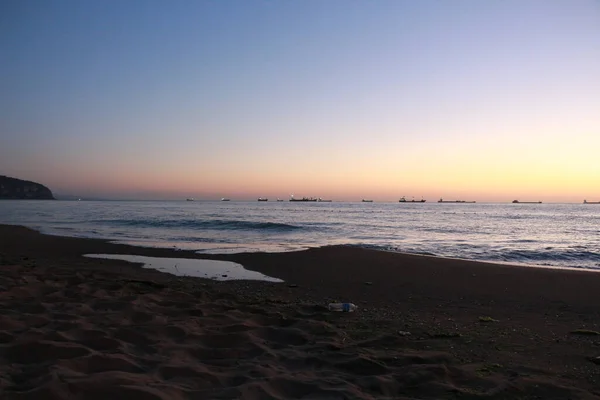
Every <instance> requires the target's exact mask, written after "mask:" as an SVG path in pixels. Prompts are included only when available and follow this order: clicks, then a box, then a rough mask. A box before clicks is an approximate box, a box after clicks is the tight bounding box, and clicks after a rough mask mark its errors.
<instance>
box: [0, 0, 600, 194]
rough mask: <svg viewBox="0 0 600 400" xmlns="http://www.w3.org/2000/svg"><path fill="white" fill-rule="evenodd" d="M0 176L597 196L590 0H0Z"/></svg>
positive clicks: (62, 188)
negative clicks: (0, 0)
mask: <svg viewBox="0 0 600 400" xmlns="http://www.w3.org/2000/svg"><path fill="white" fill-rule="evenodd" d="M0 49H1V52H0V174H6V175H11V176H16V177H21V178H25V179H32V180H36V181H40V182H42V183H45V184H47V185H48V186H50V187H51V188H53V189H54V190H55V191H59V192H62V193H73V194H78V195H79V194H95V195H107V196H122V197H140V196H141V197H162V198H179V197H182V196H183V197H187V196H196V197H205V198H211V197H221V195H224V196H228V197H231V196H236V197H239V198H243V197H246V198H251V197H254V196H259V195H264V196H273V197H275V196H279V197H284V196H287V195H289V194H290V193H296V194H297V195H315V196H321V197H330V198H331V197H333V198H335V199H345V200H352V199H357V198H358V199H359V198H362V197H371V198H375V199H389V200H394V199H397V198H398V197H399V196H403V195H404V196H419V197H420V196H422V195H425V196H426V197H427V196H429V197H430V198H431V199H432V200H433V197H440V196H444V197H473V198H475V197H477V199H478V200H486V199H487V200H505V199H512V198H513V197H515V196H518V197H528V196H529V197H531V196H533V197H535V199H537V198H538V197H541V198H543V200H556V201H563V200H564V201H567V200H573V201H579V200H580V199H581V198H583V197H585V198H588V199H589V198H594V196H596V197H598V198H600V192H599V189H598V185H597V182H598V181H599V179H600V163H599V162H598V155H597V151H598V149H600V2H599V1H595V0H588V1H577V0H562V1H559V0H556V1H527V0H518V1H517V0H514V1H511V0H503V1H500V0H498V1H493V0H490V1H480V0H455V1H450V0H448V1H401V0H394V1H348V0H344V1H341V0H340V1H334V0H327V1H310V0H307V1H293V2H292V1H248V0H245V1H191V0H190V1H166V0H165V1H133V0H129V1H51V0H43V1H42V0H40V1H30V0H19V1H16V0H15V1H13V0H5V1H3V2H1V3H0Z"/></svg>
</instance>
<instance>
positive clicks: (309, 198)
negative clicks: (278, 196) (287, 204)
mask: <svg viewBox="0 0 600 400" xmlns="http://www.w3.org/2000/svg"><path fill="white" fill-rule="evenodd" d="M290 201H317V199H316V198H314V197H303V198H301V199H297V198H295V197H294V195H292V196H291V197H290Z"/></svg>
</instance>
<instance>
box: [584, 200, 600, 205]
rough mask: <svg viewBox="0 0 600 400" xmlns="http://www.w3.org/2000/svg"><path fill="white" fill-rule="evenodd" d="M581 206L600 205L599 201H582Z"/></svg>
mask: <svg viewBox="0 0 600 400" xmlns="http://www.w3.org/2000/svg"><path fill="white" fill-rule="evenodd" d="M583 204H600V201H587V200H584V201H583Z"/></svg>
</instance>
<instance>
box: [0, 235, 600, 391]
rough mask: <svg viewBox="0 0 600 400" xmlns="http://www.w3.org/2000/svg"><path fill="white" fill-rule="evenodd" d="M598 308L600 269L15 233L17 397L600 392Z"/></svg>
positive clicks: (5, 354)
mask: <svg viewBox="0 0 600 400" xmlns="http://www.w3.org/2000/svg"><path fill="white" fill-rule="evenodd" d="M84 254H134V255H140V256H150V257H184V258H210V259H214V260H224V261H233V262H236V263H239V264H242V265H243V266H244V267H245V268H246V269H248V270H252V271H257V272H261V273H263V274H266V275H268V276H271V277H275V278H279V279H282V280H284V282H283V283H277V282H261V281H215V280H208V279H201V278H191V277H179V276H174V275H171V274H167V273H163V272H160V271H157V270H152V269H142V268H140V267H139V266H138V265H135V264H131V263H127V262H124V261H120V260H105V259H96V258H87V257H83V255H84ZM332 301H349V302H353V303H355V304H356V305H358V307H359V308H358V310H357V311H356V312H354V313H335V312H330V311H328V309H327V304H328V303H329V302H332ZM599 305H600V274H598V273H595V272H586V271H572V270H553V269H543V268H532V267H520V266H509V265H495V264H486V263H478V262H472V261H463V260H454V259H443V258H434V257H427V256H418V255H407V254H399V253H389V252H382V251H376V250H368V249H362V248H356V247H343V246H331V247H323V248H314V249H309V250H304V251H297V252H289V253H247V254H229V255H210V256H208V255H199V254H196V253H194V252H190V251H176V250H170V249H158V248H142V247H132V246H127V245H119V244H113V243H109V242H107V241H103V240H96V239H80V238H68V237H59V236H48V235H43V234H40V233H37V232H35V231H33V230H30V229H27V228H24V227H19V226H9V225H1V226H0V398H2V399H302V398H303V399H596V398H600V358H598V357H600V333H599V332H600V307H599Z"/></svg>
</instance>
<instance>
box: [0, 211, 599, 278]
mask: <svg viewBox="0 0 600 400" xmlns="http://www.w3.org/2000/svg"><path fill="white" fill-rule="evenodd" d="M0 223H9V224H19V225H25V226H28V227H31V228H35V229H37V230H40V231H41V232H44V233H50V234H56V235H67V236H79V237H92V238H105V239H112V240H114V241H117V242H121V243H129V244H135V245H142V246H159V247H174V248H180V249H193V250H197V251H199V252H204V253H232V252H244V251H271V252H272V251H290V250H296V249H302V248H308V247H315V246H324V245H332V244H344V245H353V246H362V247H369V248H376V249H382V250H390V251H399V252H407V253H418V254H429V255H437V256H445V257H456V258H465V259H473V260H482V261H494V262H510V263H519V264H527V265H537V266H554V267H572V268H588V269H600V205H584V204H491V203H489V204H485V203H476V204H442V203H423V204H421V203H418V204H411V203H404V204H402V203H290V202H287V201H285V202H270V201H269V202H233V201H232V202H208V201H206V202H205V201H195V202H185V201H179V202H178V201H168V202H162V201H10V200H9V201H0Z"/></svg>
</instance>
